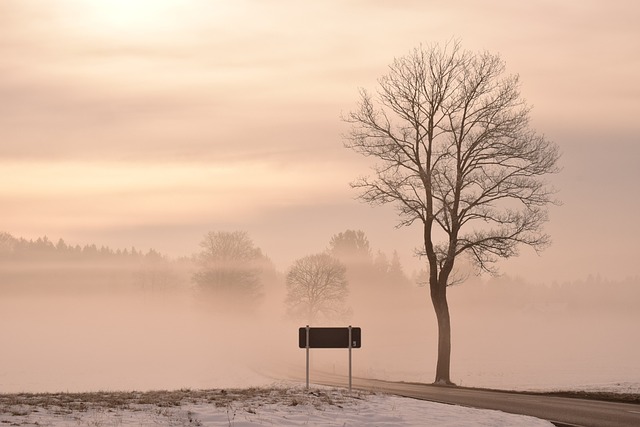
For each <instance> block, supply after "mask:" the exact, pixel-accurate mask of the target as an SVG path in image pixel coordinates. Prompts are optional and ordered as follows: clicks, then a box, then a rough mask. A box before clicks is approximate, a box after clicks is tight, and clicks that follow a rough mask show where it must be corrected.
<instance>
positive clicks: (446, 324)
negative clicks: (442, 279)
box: [431, 285, 453, 385]
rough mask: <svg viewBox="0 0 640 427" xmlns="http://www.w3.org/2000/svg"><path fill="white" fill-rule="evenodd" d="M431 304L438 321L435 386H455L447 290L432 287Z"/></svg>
mask: <svg viewBox="0 0 640 427" xmlns="http://www.w3.org/2000/svg"><path fill="white" fill-rule="evenodd" d="M431 302H432V303H433V308H434V310H435V313H436V319H437V321H438V362H437V364H436V378H435V381H434V384H446V385H453V383H452V382H451V376H450V371H451V319H450V317H449V304H448V303H447V288H446V287H444V288H442V287H440V286H438V285H436V286H433V285H432V286H431Z"/></svg>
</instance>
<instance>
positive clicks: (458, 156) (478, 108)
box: [344, 43, 559, 384]
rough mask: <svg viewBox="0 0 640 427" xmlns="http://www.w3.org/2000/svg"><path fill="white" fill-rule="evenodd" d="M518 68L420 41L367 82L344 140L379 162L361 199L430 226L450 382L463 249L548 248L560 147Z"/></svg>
mask: <svg viewBox="0 0 640 427" xmlns="http://www.w3.org/2000/svg"><path fill="white" fill-rule="evenodd" d="M529 111H530V107H528V106H527V105H526V103H525V102H524V100H523V99H522V98H521V96H520V92H519V82H518V76H515V75H505V64H504V62H503V61H502V60H501V59H500V58H499V57H498V56H497V55H493V54H490V53H487V52H483V53H472V52H469V51H463V50H461V48H460V46H459V44H458V43H453V44H448V45H446V46H444V47H440V46H438V45H435V46H431V47H426V48H425V47H423V46H421V47H419V48H416V49H414V50H413V52H412V53H411V54H409V55H407V56H404V57H401V58H398V59H396V60H395V61H394V62H393V63H392V64H391V65H390V67H389V71H388V73H387V74H386V75H385V76H383V77H382V78H381V79H379V89H378V92H377V94H376V95H371V94H370V93H369V92H367V91H366V90H364V89H363V90H361V91H360V101H359V103H358V106H357V108H356V109H355V110H354V111H353V112H351V113H349V114H348V115H347V116H346V117H344V120H345V121H346V122H348V123H350V124H351V133H350V135H349V136H348V137H347V139H346V141H345V146H346V147H347V148H351V149H353V150H355V151H356V152H359V153H361V154H363V155H365V156H370V157H373V158H375V159H376V160H377V161H378V162H377V163H376V165H375V166H374V167H373V171H374V174H373V177H363V178H361V179H359V180H357V181H355V182H353V183H352V187H354V188H356V189H358V190H360V195H359V197H360V198H361V200H363V201H365V202H367V203H370V204H374V205H379V204H386V203H393V204H394V205H395V206H396V207H397V209H398V212H399V216H400V222H399V225H398V226H409V225H411V224H414V223H416V222H418V223H420V224H421V228H422V233H423V236H422V237H423V241H424V248H423V249H421V250H420V254H421V255H424V256H426V258H427V267H428V274H429V276H428V283H429V288H430V295H431V301H432V304H433V307H434V310H435V314H436V318H437V322H438V361H437V366H436V375H435V382H436V383H446V384H451V380H450V355H451V325H450V317H449V306H448V303H447V286H448V285H450V284H451V281H452V277H453V275H452V273H453V272H454V264H455V261H456V258H457V257H458V256H459V255H461V254H468V255H469V256H470V257H471V259H472V260H473V262H474V263H475V265H476V266H477V267H478V268H479V271H487V272H495V262H496V261H497V260H498V259H500V258H509V257H512V256H515V255H517V253H518V246H519V245H521V244H523V245H528V246H531V247H533V248H534V249H535V250H536V251H538V250H541V249H543V248H544V247H545V246H546V245H547V244H548V243H549V238H548V236H547V235H545V234H544V233H543V232H542V225H543V223H544V222H545V221H546V220H547V212H546V206H547V205H548V204H550V203H554V202H555V201H554V200H553V194H554V192H555V191H554V190H553V188H551V187H550V186H549V185H548V184H547V183H546V182H545V181H544V179H543V178H544V176H545V175H547V174H549V173H554V172H557V170H558V169H557V166H556V164H557V160H558V158H559V153H558V149H557V146H556V145H555V144H553V143H552V142H550V141H548V140H546V139H545V138H544V137H543V136H540V135H538V134H536V133H535V131H533V130H532V129H531V128H530V127H529Z"/></svg>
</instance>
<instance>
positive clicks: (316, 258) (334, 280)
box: [285, 253, 349, 324]
mask: <svg viewBox="0 0 640 427" xmlns="http://www.w3.org/2000/svg"><path fill="white" fill-rule="evenodd" d="M348 294H349V290H348V288H347V279H346V268H345V266H344V265H343V264H342V263H341V262H340V261H338V260H337V259H336V258H334V257H332V256H331V255H329V254H326V253H322V254H317V255H309V256H306V257H304V258H300V259H298V260H296V261H295V263H294V264H293V266H292V267H291V269H290V270H289V272H288V273H287V298H286V301H285V302H286V305H287V311H288V314H289V315H290V316H291V317H294V318H298V319H304V320H306V321H307V322H309V324H314V323H315V322H316V321H318V320H321V319H324V320H337V319H341V318H344V317H345V316H347V315H348V314H349V310H348V309H347V308H346V307H345V300H346V298H347V295H348Z"/></svg>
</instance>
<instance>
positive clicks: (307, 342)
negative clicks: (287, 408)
mask: <svg viewBox="0 0 640 427" xmlns="http://www.w3.org/2000/svg"><path fill="white" fill-rule="evenodd" d="M305 329H306V330H307V340H306V347H307V390H309V348H310V347H309V325H307V327H306V328H305Z"/></svg>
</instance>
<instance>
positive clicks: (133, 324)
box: [0, 234, 640, 392]
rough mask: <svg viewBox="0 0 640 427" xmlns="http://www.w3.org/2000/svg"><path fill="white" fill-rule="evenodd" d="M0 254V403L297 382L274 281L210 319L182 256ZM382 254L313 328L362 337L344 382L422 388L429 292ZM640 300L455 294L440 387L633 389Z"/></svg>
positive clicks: (603, 286)
mask: <svg viewBox="0 0 640 427" xmlns="http://www.w3.org/2000/svg"><path fill="white" fill-rule="evenodd" d="M4 236H5V237H6V234H5V235H4ZM15 240H17V239H15ZM15 240H12V241H15ZM6 242H7V240H6V239H5V240H4V243H5V245H4V247H3V251H1V254H0V258H1V260H0V283H1V285H0V336H2V337H3V344H2V351H1V352H0V392H21V391H30V392H57V391H96V390H152V389H177V388H217V387H242V386H256V385H265V384H271V383H273V382H277V381H280V380H283V379H286V378H293V379H296V378H297V379H303V378H304V366H305V361H304V350H301V349H299V348H298V343H297V329H298V327H301V326H304V325H305V324H306V322H305V321H304V320H303V319H295V318H291V316H289V315H288V314H287V307H286V304H285V300H286V294H287V290H286V283H285V282H286V278H285V276H286V271H285V272H282V271H277V270H275V269H274V270H271V268H272V267H269V268H267V269H265V271H264V272H263V274H262V275H261V279H260V280H261V283H260V289H261V294H262V296H261V297H260V301H259V303H257V304H252V305H251V307H250V309H247V307H245V305H246V304H245V303H244V302H243V301H242V299H243V298H240V299H238V300H236V301H235V302H232V301H231V300H229V299H227V300H224V303H221V302H220V301H219V299H220V298H218V301H216V297H215V295H209V294H207V293H206V292H203V291H202V289H200V288H199V286H198V285H197V283H195V282H194V280H193V278H194V274H195V273H196V272H197V271H199V269H201V268H202V267H201V266H200V265H199V264H198V261H197V257H196V256H194V257H192V258H183V259H171V258H168V257H166V256H162V255H161V254H159V253H157V252H153V251H149V252H148V253H146V254H145V253H143V252H138V251H136V250H135V249H133V250H128V251H126V254H123V252H120V255H117V254H116V253H115V252H113V251H111V250H110V249H108V248H103V249H102V255H100V251H93V250H91V248H90V247H89V249H88V250H87V251H86V252H85V254H84V255H83V252H82V251H81V252H80V253H74V252H73V251H71V253H69V252H68V251H66V252H64V253H66V255H62V254H61V251H57V250H55V249H51V248H52V247H53V245H52V244H51V243H49V245H50V246H49V248H50V252H49V253H48V254H46V253H45V254H44V255H43V254H42V252H29V251H27V250H24V249H23V251H22V252H18V255H16V252H15V251H14V252H13V253H11V252H10V251H9V250H8V249H7V245H6ZM33 246H37V244H35V243H34V245H33ZM45 246H46V244H45ZM68 247H69V248H72V246H71V245H69V246H68ZM327 248H328V246H327V247H324V248H318V250H319V251H322V250H325V249H327ZM372 249H374V251H372V253H375V248H372ZM380 254H381V252H378V257H377V260H376V259H375V258H374V257H365V258H353V257H352V258H349V257H347V258H344V257H343V260H344V263H345V265H346V267H347V277H348V289H349V296H348V298H347V306H348V307H349V308H350V309H351V314H350V316H348V318H344V319H322V320H321V321H319V322H318V323H317V324H315V325H313V324H312V326H346V325H348V324H352V325H353V326H359V327H361V328H362V331H363V332H362V334H363V338H362V342H363V344H362V348H361V349H357V350H353V360H354V362H353V363H354V365H353V368H354V375H356V376H365V377H373V378H380V379H389V380H405V381H421V382H431V381H433V373H434V367H435V357H436V351H435V346H436V343H437V337H436V327H435V319H434V315H433V313H432V307H431V306H430V301H429V297H428V290H427V288H425V287H422V286H418V285H417V284H416V283H415V281H412V280H411V279H409V278H408V277H407V275H406V274H405V273H404V270H402V269H400V272H401V274H400V275H397V274H396V275H394V274H392V273H391V271H390V269H389V267H390V263H389V262H387V264H384V262H383V259H385V258H387V257H386V256H382V255H380ZM267 255H268V254H267ZM343 255H344V254H343ZM389 258H391V257H389ZM639 289H640V287H639V286H638V278H630V279H629V280H627V281H620V282H607V281H605V280H604V279H601V278H596V277H591V278H589V279H588V280H586V281H580V282H573V283H556V284H553V285H540V284H532V283H528V282H526V281H525V280H523V279H518V278H510V277H500V278H484V279H483V280H473V279H470V280H468V282H467V283H464V284H462V285H458V286H454V287H452V288H451V289H450V301H451V302H450V305H451V312H452V322H453V357H452V377H453V380H454V381H455V382H456V383H458V384H460V385H465V386H484V387H496V388H515V389H548V388H557V387H577V386H585V385H590V386H592V385H603V384H611V383H616V382H617V383H626V382H638V381H640V372H638V364H637V360H638V359H639V358H640V345H639V343H638V340H636V339H634V337H635V333H636V331H635V329H636V326H637V324H638V321H639V320H640V318H639V316H640V315H639V314H638V311H637V309H636V307H637V302H638V300H639V299H640V292H639ZM234 298H235V297H234ZM311 360H312V369H313V370H317V371H320V372H325V373H327V372H328V373H336V374H344V375H346V373H347V352H346V350H312V352H311ZM313 370H312V374H311V375H312V379H313V374H314V372H313Z"/></svg>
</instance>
